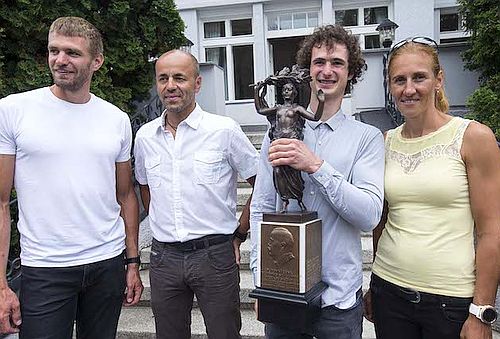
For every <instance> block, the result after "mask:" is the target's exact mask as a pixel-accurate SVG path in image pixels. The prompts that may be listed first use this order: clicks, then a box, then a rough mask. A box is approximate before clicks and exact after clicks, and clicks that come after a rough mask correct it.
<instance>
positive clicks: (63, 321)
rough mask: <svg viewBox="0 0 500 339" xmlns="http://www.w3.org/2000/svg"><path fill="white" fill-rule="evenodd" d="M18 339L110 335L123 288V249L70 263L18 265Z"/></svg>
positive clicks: (113, 332) (90, 338)
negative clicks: (114, 254) (90, 260)
mask: <svg viewBox="0 0 500 339" xmlns="http://www.w3.org/2000/svg"><path fill="white" fill-rule="evenodd" d="M21 272H22V275H21V292H20V295H19V300H20V303H21V317H22V321H23V323H22V325H21V331H20V334H19V338H20V339H71V338H72V336H73V326H74V322H75V320H76V337H77V338H78V339H96V338H99V339H114V338H115V337H116V328H117V325H118V318H119V317H120V311H121V306H122V302H123V297H124V292H125V285H126V284H125V267H124V265H123V254H120V255H119V256H117V257H114V258H111V259H107V260H103V261H98V262H95V263H91V264H86V265H78V266H71V267H50V268H48V267H28V266H22V267H21Z"/></svg>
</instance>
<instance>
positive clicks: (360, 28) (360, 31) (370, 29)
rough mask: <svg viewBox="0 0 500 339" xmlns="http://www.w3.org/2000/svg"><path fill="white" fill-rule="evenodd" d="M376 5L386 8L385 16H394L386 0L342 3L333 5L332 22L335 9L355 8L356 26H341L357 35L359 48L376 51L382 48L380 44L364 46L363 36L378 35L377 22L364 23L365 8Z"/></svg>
mask: <svg viewBox="0 0 500 339" xmlns="http://www.w3.org/2000/svg"><path fill="white" fill-rule="evenodd" d="M377 7H386V8H387V17H388V18H389V19H392V18H393V17H394V12H393V8H392V6H391V5H390V3H389V2H387V1H381V2H380V3H375V2H373V3H367V4H363V5H359V6H356V5H355V4H344V5H339V6H335V7H334V8H333V18H332V19H333V23H334V24H335V23H336V22H335V12H337V11H347V10H357V11H358V24H357V26H342V27H344V28H345V29H346V30H348V31H350V32H351V33H352V34H353V35H356V36H358V39H359V44H360V46H361V50H363V51H365V50H366V51H376V50H380V49H383V48H384V47H383V46H382V44H381V45H380V47H379V48H365V36H369V35H379V33H378V31H377V26H378V25H379V24H378V23H376V24H369V25H365V18H364V15H365V9H367V8H377Z"/></svg>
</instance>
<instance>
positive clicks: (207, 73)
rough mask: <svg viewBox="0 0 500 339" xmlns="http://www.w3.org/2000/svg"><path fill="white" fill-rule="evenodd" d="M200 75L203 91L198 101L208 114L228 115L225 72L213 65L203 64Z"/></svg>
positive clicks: (197, 98)
mask: <svg viewBox="0 0 500 339" xmlns="http://www.w3.org/2000/svg"><path fill="white" fill-rule="evenodd" d="M200 75H201V89H200V91H199V92H198V94H197V95H196V101H197V102H198V104H199V105H200V107H201V108H202V109H203V110H205V111H207V112H210V113H215V114H219V115H226V103H225V95H224V70H223V69H222V68H221V67H219V66H218V65H215V64H212V63H201V64H200Z"/></svg>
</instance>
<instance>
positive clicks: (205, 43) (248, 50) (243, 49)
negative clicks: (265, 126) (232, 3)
mask: <svg viewBox="0 0 500 339" xmlns="http://www.w3.org/2000/svg"><path fill="white" fill-rule="evenodd" d="M202 28H203V36H204V38H205V39H203V40H202V50H203V51H204V53H203V52H202V53H203V54H204V56H205V60H204V61H205V62H212V63H214V64H216V65H218V66H220V67H221V68H222V69H223V70H224V79H225V82H224V95H225V99H226V101H233V100H244V99H251V98H253V89H252V88H251V87H250V86H249V85H250V84H252V83H253V82H254V74H253V73H254V66H253V36H252V19H250V18H235V19H225V20H223V21H212V22H205V23H203V25H202ZM203 54H202V55H203Z"/></svg>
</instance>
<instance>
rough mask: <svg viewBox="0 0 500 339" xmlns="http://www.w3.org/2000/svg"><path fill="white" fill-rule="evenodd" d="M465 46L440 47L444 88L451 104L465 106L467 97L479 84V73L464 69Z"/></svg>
mask: <svg viewBox="0 0 500 339" xmlns="http://www.w3.org/2000/svg"><path fill="white" fill-rule="evenodd" d="M463 50H464V46H456V47H440V48H439V59H440V62H441V67H442V68H443V69H444V79H445V82H444V89H445V91H446V96H447V97H448V100H449V102H450V105H451V106H464V105H465V101H466V100H467V97H468V96H469V95H471V94H472V92H474V90H475V89H476V88H477V87H478V86H479V83H478V78H479V77H478V74H477V73H475V72H471V71H468V70H465V69H464V64H463V61H462V58H461V57H460V53H461V52H462V51H463Z"/></svg>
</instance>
